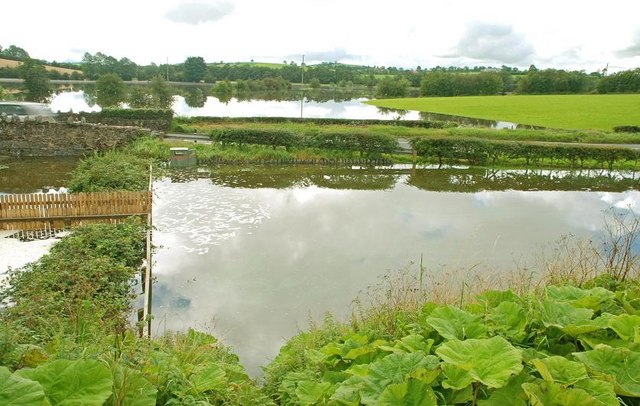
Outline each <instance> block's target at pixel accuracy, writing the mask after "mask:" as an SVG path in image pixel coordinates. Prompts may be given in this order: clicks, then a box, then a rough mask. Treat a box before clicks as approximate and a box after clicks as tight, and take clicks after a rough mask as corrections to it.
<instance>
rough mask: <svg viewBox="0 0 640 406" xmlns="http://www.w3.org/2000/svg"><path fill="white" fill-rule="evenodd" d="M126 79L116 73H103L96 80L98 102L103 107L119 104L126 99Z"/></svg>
mask: <svg viewBox="0 0 640 406" xmlns="http://www.w3.org/2000/svg"><path fill="white" fill-rule="evenodd" d="M126 94H127V90H126V88H125V85H124V81H123V80H122V79H121V78H120V76H118V75H116V74H115V73H108V74H105V75H101V76H100V77H99V78H98V80H97V81H96V102H97V103H98V104H99V105H100V106H101V107H113V106H118V105H119V104H120V103H122V102H124V101H125V98H126Z"/></svg>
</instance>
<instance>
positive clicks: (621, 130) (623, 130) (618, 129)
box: [613, 125, 640, 133]
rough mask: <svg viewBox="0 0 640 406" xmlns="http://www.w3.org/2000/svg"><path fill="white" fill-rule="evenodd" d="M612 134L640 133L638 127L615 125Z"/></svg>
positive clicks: (639, 127)
mask: <svg viewBox="0 0 640 406" xmlns="http://www.w3.org/2000/svg"><path fill="white" fill-rule="evenodd" d="M613 132H616V133H640V126H638V125H617V126H615V127H613Z"/></svg>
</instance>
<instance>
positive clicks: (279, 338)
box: [153, 166, 640, 376]
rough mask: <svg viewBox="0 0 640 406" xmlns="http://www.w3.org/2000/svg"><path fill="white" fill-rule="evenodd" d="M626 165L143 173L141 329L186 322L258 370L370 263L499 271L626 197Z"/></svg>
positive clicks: (370, 277)
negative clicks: (148, 229) (145, 236)
mask: <svg viewBox="0 0 640 406" xmlns="http://www.w3.org/2000/svg"><path fill="white" fill-rule="evenodd" d="M637 186H638V174H637V173H609V172H606V171H585V172H571V171H541V170H536V171H498V170H487V169H469V168H448V169H436V168H421V169H412V168H411V167H405V166H396V167H392V168H389V167H384V168H382V167H381V168H364V167H346V168H335V167H320V166H315V167H259V166H256V167H244V168H238V167H233V168H229V167H212V168H200V169H199V170H192V171H181V172H173V173H172V174H171V176H168V177H165V178H163V179H160V180H157V181H156V182H155V185H154V190H155V192H154V193H155V203H154V214H153V221H154V225H155V227H156V228H157V230H156V231H155V232H154V243H155V244H157V245H158V246H159V248H158V249H157V252H156V254H155V261H154V262H155V268H154V275H155V277H156V278H157V279H156V283H155V285H154V301H153V303H154V309H153V313H154V317H155V319H154V322H153V331H154V333H155V334H162V333H164V332H165V331H168V330H185V329H187V328H188V327H196V328H199V329H204V330H208V331H210V332H212V333H213V334H215V335H216V336H218V337H219V338H221V340H222V341H223V342H224V343H225V344H227V345H229V346H231V347H232V350H233V351H234V352H235V353H236V354H238V355H239V357H240V360H241V362H242V363H243V364H244V365H245V367H246V368H247V370H248V371H249V373H250V374H251V375H252V376H260V373H261V372H260V371H261V370H260V366H264V365H266V364H267V363H268V362H269V361H270V360H271V359H273V357H275V355H277V352H278V350H279V348H280V347H281V346H282V345H283V344H284V343H285V342H286V340H287V339H288V338H290V337H291V336H293V335H295V334H296V332H297V331H299V330H302V329H305V328H306V327H307V326H308V323H309V321H310V320H316V321H318V320H321V319H322V318H323V315H324V314H325V313H326V312H331V313H333V314H334V315H335V316H336V317H337V318H339V319H344V318H345V317H347V316H348V313H349V311H350V309H351V307H350V306H351V304H352V301H353V299H355V298H356V296H358V294H359V293H360V292H362V291H364V290H366V288H367V287H368V286H370V285H372V284H375V283H376V280H378V278H379V277H380V276H381V275H384V274H386V273H388V272H389V271H393V270H399V269H402V268H405V267H407V266H408V264H409V263H411V262H414V263H416V262H419V261H420V258H421V257H422V258H423V259H424V265H425V266H426V267H427V269H428V270H431V271H434V272H444V271H445V270H462V271H465V270H470V269H472V268H473V269H474V270H480V269H481V270H484V272H491V273H498V274H500V273H505V272H510V271H513V270H514V269H516V268H519V267H523V266H527V265H526V264H529V263H533V262H532V261H533V260H534V259H535V258H536V256H537V255H538V254H539V253H540V252H541V251H542V250H544V249H546V248H549V246H550V244H551V243H553V242H554V241H557V240H558V239H560V238H561V237H563V236H566V235H569V234H572V235H575V236H577V237H591V238H595V239H597V238H598V237H599V235H600V233H601V230H602V228H603V213H604V212H605V211H606V210H608V209H610V208H612V207H616V208H619V209H621V210H632V211H634V212H636V213H637V212H638V211H639V210H640V192H639V191H638V190H637V189H638V187H637Z"/></svg>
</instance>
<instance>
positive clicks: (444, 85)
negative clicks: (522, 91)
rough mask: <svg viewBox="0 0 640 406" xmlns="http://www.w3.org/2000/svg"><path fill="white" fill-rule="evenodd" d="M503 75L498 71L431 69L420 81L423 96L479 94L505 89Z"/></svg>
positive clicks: (498, 91) (494, 92)
mask: <svg viewBox="0 0 640 406" xmlns="http://www.w3.org/2000/svg"><path fill="white" fill-rule="evenodd" d="M503 87H504V82H503V78H502V75H501V74H500V73H497V72H480V73H467V74H461V73H452V72H442V71H431V72H427V73H425V74H424V76H423V77H422V80H421V81H420V95H421V96H436V97H443V96H477V95H493V94H498V93H500V92H502V91H503Z"/></svg>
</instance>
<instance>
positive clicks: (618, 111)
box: [368, 94, 640, 130]
mask: <svg viewBox="0 0 640 406" xmlns="http://www.w3.org/2000/svg"><path fill="white" fill-rule="evenodd" d="M368 103H369V104H372V105H374V106H379V107H387V108H395V109H404V110H417V111H423V112H431V113H440V114H451V115H458V116H464V117H472V118H480V119H486V120H496V121H510V122H514V123H518V124H526V125H535V126H542V127H549V128H565V129H583V130H584V129H598V130H612V129H613V127H615V126H620V125H638V124H640V109H638V108H637V106H638V105H640V94H615V95H511V96H467V97H420V98H404V99H381V100H372V101H369V102H368Z"/></svg>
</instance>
